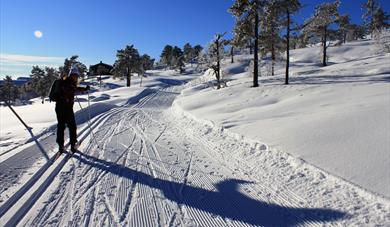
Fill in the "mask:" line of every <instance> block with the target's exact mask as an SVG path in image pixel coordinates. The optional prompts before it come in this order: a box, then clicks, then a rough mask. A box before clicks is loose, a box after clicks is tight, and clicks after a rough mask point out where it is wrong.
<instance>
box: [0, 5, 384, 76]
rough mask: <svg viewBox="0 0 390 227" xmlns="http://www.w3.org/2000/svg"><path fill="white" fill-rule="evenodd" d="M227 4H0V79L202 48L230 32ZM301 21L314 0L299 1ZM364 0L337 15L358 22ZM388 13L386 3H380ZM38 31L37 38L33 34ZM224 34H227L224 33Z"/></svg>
mask: <svg viewBox="0 0 390 227" xmlns="http://www.w3.org/2000/svg"><path fill="white" fill-rule="evenodd" d="M233 2H234V1H233V0H196V1H194V0H164V1H163V0H149V1H145V0H95V1H88V0H81V1H80V0H79V1H76V0H34V1H32V0H0V77H3V76H4V75H11V76H13V78H15V77H16V76H21V75H29V72H30V71H31V66H32V65H35V64H38V65H41V66H43V65H48V66H56V67H57V66H59V65H60V64H62V63H63V60H64V58H66V57H70V56H71V55H74V54H77V55H79V56H80V60H81V61H82V62H84V63H85V64H86V65H87V67H88V66H89V65H90V64H95V63H98V62H99V61H103V62H106V63H109V64H112V63H113V62H114V61H115V53H116V51H117V50H118V49H121V48H123V47H124V46H126V45H131V44H134V45H135V47H136V48H137V49H138V50H139V52H140V53H141V54H143V53H146V54H149V55H151V56H152V57H154V58H158V57H159V55H160V53H161V50H162V49H163V47H164V46H165V45H166V44H171V45H177V46H179V47H182V46H183V45H184V44H185V43H186V42H190V43H191V44H193V45H195V44H201V45H202V46H204V45H206V44H207V43H208V42H209V41H210V40H211V39H212V38H213V35H214V34H215V33H217V32H219V33H223V32H228V33H230V32H231V30H232V28H233V26H234V18H233V17H232V15H231V14H229V13H228V12H227V10H228V8H229V7H230V6H231V5H232V4H233ZM301 2H302V3H303V4H304V5H305V7H304V8H303V9H302V10H301V11H300V12H299V13H298V14H297V15H296V16H295V17H296V20H297V21H299V22H302V21H303V20H304V19H306V18H308V17H309V16H310V15H311V14H312V13H313V9H314V7H315V5H317V4H319V3H321V2H324V1H319V0H312V1H310V0H302V1H301ZM363 2H365V1H364V0H344V1H342V3H341V7H340V12H341V13H347V12H348V13H349V14H350V15H351V18H352V22H354V23H361V13H362V11H361V9H360V6H361V5H362V3H363ZM379 2H380V4H381V5H382V7H383V8H384V9H385V10H386V11H387V12H389V8H390V7H389V4H390V1H387V0H380V1H379ZM37 30H38V31H41V32H42V37H41V38H37V37H35V36H34V31H37ZM228 35H229V34H228Z"/></svg>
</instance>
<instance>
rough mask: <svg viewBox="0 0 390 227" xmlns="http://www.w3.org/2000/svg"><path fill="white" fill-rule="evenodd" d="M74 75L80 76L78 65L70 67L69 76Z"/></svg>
mask: <svg viewBox="0 0 390 227" xmlns="http://www.w3.org/2000/svg"><path fill="white" fill-rule="evenodd" d="M72 74H75V75H77V77H78V76H80V71H79V69H78V68H77V66H76V65H72V67H70V71H69V74H68V76H70V75H72Z"/></svg>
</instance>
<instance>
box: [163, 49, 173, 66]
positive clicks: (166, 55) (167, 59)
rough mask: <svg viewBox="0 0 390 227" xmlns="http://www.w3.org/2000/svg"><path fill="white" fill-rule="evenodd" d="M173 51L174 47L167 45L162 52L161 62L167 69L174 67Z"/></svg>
mask: <svg viewBox="0 0 390 227" xmlns="http://www.w3.org/2000/svg"><path fill="white" fill-rule="evenodd" d="M172 50H173V47H172V46H171V45H166V46H165V47H164V49H163V50H162V52H161V55H160V62H161V64H163V65H165V66H166V67H171V66H172Z"/></svg>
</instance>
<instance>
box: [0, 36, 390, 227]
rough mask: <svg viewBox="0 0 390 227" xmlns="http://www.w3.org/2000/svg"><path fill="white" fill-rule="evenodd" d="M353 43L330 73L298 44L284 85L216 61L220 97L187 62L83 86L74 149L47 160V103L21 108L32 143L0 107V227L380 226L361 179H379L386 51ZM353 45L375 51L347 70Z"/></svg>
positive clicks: (384, 213) (380, 205) (386, 206)
mask: <svg viewBox="0 0 390 227" xmlns="http://www.w3.org/2000/svg"><path fill="white" fill-rule="evenodd" d="M366 44H367V45H366ZM348 45H350V47H351V48H350V49H349V50H346V51H347V53H343V55H344V56H340V57H339V58H338V59H336V58H331V60H332V59H333V61H334V62H336V61H339V63H337V64H336V63H334V64H333V65H331V66H329V67H326V68H322V67H319V66H318V63H317V62H316V61H315V60H313V56H314V55H313V56H312V57H305V53H307V54H308V55H310V54H312V53H313V52H315V51H316V49H302V50H296V51H293V57H294V58H295V61H294V62H293V64H301V67H299V68H298V67H296V66H295V67H294V68H293V69H292V72H293V75H294V76H293V77H292V84H291V85H288V86H285V85H282V83H283V80H282V77H281V75H279V76H276V77H266V78H262V80H261V86H260V87H259V88H250V86H251V78H250V77H249V75H248V73H247V72H246V71H247V68H248V66H249V59H251V56H239V57H238V58H237V59H236V60H237V61H236V63H234V64H229V63H227V62H225V63H224V75H225V80H227V81H228V82H227V85H228V87H226V88H223V89H221V90H218V91H217V90H214V89H213V88H211V87H210V85H212V83H210V82H209V81H210V78H211V79H213V78H212V75H211V74H210V72H206V73H205V74H204V75H203V76H200V75H198V74H196V73H194V72H193V71H192V70H191V69H189V70H188V71H187V72H188V73H187V74H186V75H179V74H178V73H177V72H175V71H172V70H166V71H165V70H162V71H161V70H155V71H150V72H149V76H148V77H147V78H144V81H143V83H142V86H140V81H139V78H138V77H136V78H133V80H132V82H133V83H132V87H130V88H127V87H124V83H125V82H124V81H116V80H113V79H109V78H106V79H105V80H104V82H105V83H104V84H105V86H103V87H99V86H98V84H95V83H94V81H87V82H88V83H92V84H94V85H93V88H94V90H93V92H91V94H90V101H91V106H90V107H88V109H86V107H87V106H88V102H87V99H88V97H87V96H85V95H84V96H79V99H80V103H81V105H82V106H83V109H81V108H80V109H78V108H79V106H78V103H76V105H75V108H76V110H78V111H77V112H76V121H77V123H78V140H79V141H80V142H81V146H80V150H81V152H78V153H76V154H74V155H73V156H71V155H69V154H67V153H66V154H62V155H60V157H59V158H58V159H57V160H55V161H54V157H55V152H56V149H57V147H56V144H55V119H54V118H53V117H52V118H50V117H48V118H46V117H45V116H48V115H49V112H50V113H53V114H54V109H53V105H52V104H44V105H42V104H40V103H39V102H35V103H34V104H33V105H30V106H21V107H15V109H17V111H18V112H19V113H21V115H23V117H24V116H28V117H24V118H25V120H26V122H27V124H29V125H33V127H34V129H33V133H34V134H35V135H36V137H35V139H37V140H36V141H34V140H33V139H28V140H27V138H28V137H29V134H28V133H27V131H25V130H24V129H23V128H22V127H20V128H19V129H16V128H17V127H19V126H17V125H19V124H20V123H19V122H17V120H16V119H12V118H13V116H12V115H11V114H10V113H9V112H8V113H7V111H9V110H8V109H6V108H5V107H1V109H0V110H1V111H2V114H3V113H5V114H6V115H5V116H6V117H7V118H6V121H2V122H1V124H2V125H1V126H2V128H1V129H2V132H1V144H2V146H3V147H2V148H1V153H0V182H1V184H0V226H16V225H18V226H213V227H214V226H223V227H225V226H387V225H388V223H390V216H389V213H390V201H389V199H388V198H386V197H385V194H386V193H381V192H378V191H376V192H377V193H378V194H381V195H384V196H378V195H375V194H373V193H371V192H369V191H367V190H366V189H369V190H370V191H375V190H374V189H372V188H369V187H366V186H365V185H364V184H363V183H366V184H367V182H368V180H367V179H368V178H369V177H368V176H367V175H368V174H369V171H371V172H373V174H372V176H371V177H372V178H373V181H375V182H379V183H381V184H382V185H383V186H384V187H386V184H387V182H386V179H383V178H380V177H382V175H385V176H386V173H385V172H386V168H387V166H384V165H387V163H388V159H387V157H386V154H387V153H386V151H383V150H382V149H387V150H388V145H386V142H388V140H386V136H387V135H386V133H389V128H388V127H387V126H385V125H386V124H387V125H388V119H387V118H386V117H385V116H384V115H386V114H387V112H385V111H384V110H383V109H386V108H388V104H386V102H388V99H386V98H388V93H386V92H387V91H388V72H387V71H386V70H387V69H388V68H387V65H386V61H388V58H389V56H388V55H375V53H374V52H373V51H371V49H370V48H371V44H369V42H368V41H363V42H357V43H350V44H348ZM348 45H346V46H344V47H341V48H347V47H348ZM360 48H362V49H364V48H366V49H365V50H359V49H360ZM330 50H331V53H332V51H334V50H332V48H331V49H330ZM348 51H355V53H361V54H363V52H364V54H367V55H368V54H372V56H373V57H372V59H371V60H370V59H369V58H367V59H362V60H361V62H360V63H357V64H356V66H355V67H354V68H348V64H352V63H351V62H353V61H351V59H348V57H351V56H350V55H352V54H348ZM369 51H371V52H369ZM351 53H352V52H351ZM297 58H299V59H300V61H301V62H299V61H298V60H296V59H297ZM351 58H353V57H351ZM359 58H360V57H359ZM356 60H357V59H356ZM357 61H359V60H357ZM278 65H279V66H278V67H281V66H282V64H278ZM359 67H361V68H359ZM362 69H365V70H366V72H365V73H366V74H355V73H358V72H360V71H361V70H362ZM354 70H355V71H354ZM370 70H371V71H370ZM277 72H278V74H281V72H282V69H281V68H278V70H277ZM356 75H361V76H356ZM188 81H190V82H189V83H187V84H185V83H186V82H188ZM38 109H39V110H40V111H39V114H37V113H36V111H37V110H38ZM369 114H371V115H373V117H372V118H368V117H367V115H369ZM89 115H90V117H91V119H89ZM385 118H386V119H385ZM42 119H44V121H45V122H44V124H45V125H43V124H42V125H40V124H38V123H39V122H41V121H42ZM2 120H3V116H2ZM12 121H13V122H12ZM88 123H89V124H88ZM378 124H381V125H379V126H378ZM378 127H379V128H380V129H378ZM363 128H364V129H363ZM14 129H16V132H14V131H13V130H14ZM353 130H355V131H353ZM3 131H4V133H3ZM12 133H14V134H12ZM359 139H361V140H362V141H358V140H359ZM26 140H27V141H26ZM37 144H39V145H40V146H41V147H40V146H38V145H37ZM349 147H353V149H349ZM362 149H368V150H369V152H370V153H369V154H371V155H366V154H367V152H363V151H362ZM354 152H355V153H354ZM374 152H375V155H372V154H373V153H374ZM351 154H353V155H352V156H353V157H349V155H351ZM372 156H378V157H372ZM352 159H353V160H352ZM376 159H377V160H376ZM374 161H377V166H376V168H377V169H376V170H377V171H373V168H374V167H375V166H374V163H373V162H374ZM380 161H382V163H381V162H380ZM358 163H361V166H368V168H367V169H363V168H362V169H363V170H360V169H358V167H357V165H358ZM347 164H348V165H347ZM313 165H315V166H313ZM316 166H319V167H320V168H317V167H316ZM352 170H354V171H355V173H356V174H355V175H354V176H357V177H360V178H356V179H357V180H361V179H363V183H359V182H357V180H356V179H354V178H353V177H352V174H349V172H348V171H352ZM374 170H375V169H374ZM361 172H364V173H361ZM343 173H347V174H345V176H343V175H342V174H343ZM370 174H371V173H370ZM339 176H342V177H343V178H345V179H348V181H349V182H353V183H355V184H359V185H360V186H355V185H354V184H351V183H349V182H348V181H345V180H343V179H340V178H339ZM374 186H375V187H377V186H378V185H374Z"/></svg>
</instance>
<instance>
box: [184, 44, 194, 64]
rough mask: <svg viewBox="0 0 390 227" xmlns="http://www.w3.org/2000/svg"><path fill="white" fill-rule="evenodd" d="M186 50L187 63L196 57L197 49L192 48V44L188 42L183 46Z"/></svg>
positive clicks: (185, 58) (185, 59)
mask: <svg viewBox="0 0 390 227" xmlns="http://www.w3.org/2000/svg"><path fill="white" fill-rule="evenodd" d="M183 52H184V61H185V62H186V63H190V62H192V60H193V59H194V58H195V51H194V48H192V46H191V44H189V43H186V44H185V45H184V47H183Z"/></svg>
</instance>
